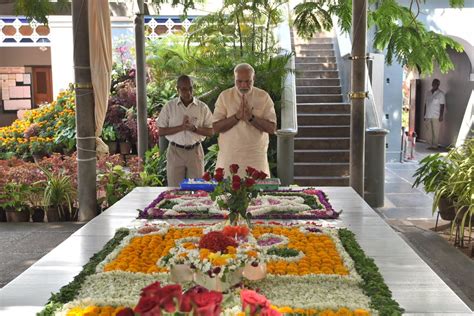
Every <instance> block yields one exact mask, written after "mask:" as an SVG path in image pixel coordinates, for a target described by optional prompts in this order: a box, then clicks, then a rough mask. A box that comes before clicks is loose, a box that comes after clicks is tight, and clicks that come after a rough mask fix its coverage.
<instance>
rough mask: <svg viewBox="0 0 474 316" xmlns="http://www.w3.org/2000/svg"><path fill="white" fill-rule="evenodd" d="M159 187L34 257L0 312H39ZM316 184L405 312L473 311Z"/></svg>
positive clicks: (139, 192)
mask: <svg viewBox="0 0 474 316" xmlns="http://www.w3.org/2000/svg"><path fill="white" fill-rule="evenodd" d="M164 189H166V188H136V189H135V190H133V192H131V193H130V194H128V195H127V196H126V197H125V198H123V199H122V200H120V201H119V202H117V203H116V204H115V205H113V206H112V207H111V208H109V209H108V210H107V211H105V212H104V213H102V214H101V215H99V216H98V217H96V218H94V219H93V220H91V221H90V222H89V223H87V224H86V225H84V226H83V227H82V228H81V229H79V230H78V231H76V232H75V233H74V234H73V235H72V236H71V237H70V238H68V239H66V240H65V241H64V242H63V243H61V244H60V245H59V246H58V247H56V248H55V249H53V250H52V251H51V252H50V253H48V254H47V255H46V256H44V257H43V258H41V259H40V260H38V262H36V263H35V264H34V265H32V266H31V267H30V268H29V269H28V270H26V271H25V272H24V273H22V274H21V275H20V276H18V277H17V278H16V279H15V280H13V281H12V282H10V283H9V284H7V285H6V286H5V287H4V288H3V289H1V290H0V315H2V316H3V315H34V314H35V312H37V311H40V310H41V309H42V307H43V305H44V304H45V303H46V301H47V300H48V298H49V297H50V295H51V293H52V292H57V291H58V290H59V289H60V288H61V287H62V286H63V285H66V284H67V283H69V282H70V281H71V280H72V279H73V277H74V276H75V275H77V274H78V273H79V272H80V271H81V267H82V265H84V264H85V263H86V262H87V261H88V260H89V258H90V257H91V256H92V255H93V254H94V253H96V252H97V251H99V250H100V249H102V247H103V245H104V244H105V243H106V242H107V241H108V240H109V239H110V238H112V237H113V235H114V233H115V230H116V229H117V228H119V227H123V226H127V225H130V224H131V223H132V222H133V221H134V219H135V217H136V215H137V212H136V209H137V208H139V209H143V208H144V207H145V206H147V205H148V204H149V203H150V202H151V201H152V200H153V199H154V198H156V197H157V195H158V194H159V193H160V192H161V191H163V190H164ZM320 189H322V190H324V191H325V192H326V193H327V194H328V197H329V199H330V202H331V203H332V205H333V207H334V209H336V210H341V209H342V210H343V213H342V215H341V220H340V221H337V222H338V223H339V224H340V225H342V226H346V227H348V228H349V229H351V230H352V231H353V232H354V233H355V234H356V238H357V240H358V242H359V244H360V245H361V247H362V248H363V249H364V251H365V252H366V253H367V254H368V255H369V256H370V257H372V258H374V260H375V263H376V264H377V265H378V267H379V268H380V271H381V273H382V275H383V276H384V278H385V281H386V283H387V285H388V286H389V288H390V289H391V291H392V292H393V297H394V298H395V300H397V301H398V302H399V303H400V304H401V306H402V307H403V308H404V309H405V310H406V314H407V315H430V316H435V315H473V314H474V313H472V312H471V310H470V309H469V308H468V307H467V306H466V305H465V304H464V302H462V300H461V299H460V298H459V297H458V296H457V295H456V294H455V293H454V292H453V291H452V290H451V289H450V288H449V287H448V286H447V285H446V284H445V283H444V282H443V281H442V280H441V279H440V278H439V277H438V276H437V275H436V274H435V273H434V272H433V271H432V270H431V268H430V267H429V266H428V265H427V264H426V263H425V262H424V261H423V260H422V259H421V258H420V257H419V256H418V255H417V254H416V253H415V251H414V250H413V249H411V248H410V246H409V245H408V244H407V243H406V242H405V241H404V240H403V239H402V238H401V237H400V236H399V235H398V234H397V233H396V232H395V231H393V230H392V229H391V227H390V226H389V225H388V224H387V223H385V222H384V221H383V219H382V218H381V217H380V216H379V215H378V214H377V213H375V212H374V211H373V210H372V209H371V208H370V206H369V205H367V203H365V202H364V200H363V199H361V198H360V197H359V196H358V195H357V194H356V193H355V191H354V190H353V189H352V188H349V187H322V188H320ZM172 222H178V221H176V220H173V221H172Z"/></svg>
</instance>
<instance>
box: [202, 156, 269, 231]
mask: <svg viewBox="0 0 474 316" xmlns="http://www.w3.org/2000/svg"><path fill="white" fill-rule="evenodd" d="M239 168H240V167H239V165H237V164H232V165H230V166H229V171H230V175H229V176H228V177H227V179H225V178H224V169H223V168H217V169H216V172H215V174H214V175H212V174H210V173H209V172H206V173H205V174H204V175H203V177H202V178H203V179H204V180H207V181H210V180H211V179H212V178H214V179H215V180H216V181H217V186H216V187H215V189H214V191H213V192H211V194H210V196H211V199H212V201H216V202H217V205H218V206H219V208H220V209H221V210H227V211H228V212H229V214H228V216H229V221H230V224H231V225H236V224H237V223H238V222H239V220H245V221H247V224H248V225H250V224H251V223H250V218H251V217H252V213H251V212H249V211H248V207H249V204H250V201H251V200H252V199H254V198H256V197H257V196H258V193H259V191H257V190H255V189H254V185H255V181H256V180H263V179H265V178H266V177H267V174H266V173H265V172H263V171H258V170H256V169H255V168H252V167H250V166H249V167H247V169H245V173H246V175H245V177H240V176H239V175H238V174H237V172H238V171H239Z"/></svg>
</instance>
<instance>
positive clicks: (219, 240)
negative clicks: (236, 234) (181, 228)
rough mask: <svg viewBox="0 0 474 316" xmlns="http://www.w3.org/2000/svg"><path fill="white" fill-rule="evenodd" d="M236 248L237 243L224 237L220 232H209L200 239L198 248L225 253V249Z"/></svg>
mask: <svg viewBox="0 0 474 316" xmlns="http://www.w3.org/2000/svg"><path fill="white" fill-rule="evenodd" d="M228 246H232V247H237V242H236V241H235V240H234V239H233V238H231V237H229V236H226V235H224V234H223V233H222V232H217V231H215V232H210V233H207V234H205V235H203V236H202V237H201V240H199V248H200V249H202V248H206V249H209V250H210V251H212V252H219V251H220V252H221V253H227V247H228Z"/></svg>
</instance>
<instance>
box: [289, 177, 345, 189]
mask: <svg viewBox="0 0 474 316" xmlns="http://www.w3.org/2000/svg"><path fill="white" fill-rule="evenodd" d="M293 181H294V182H295V184H297V185H300V186H305V187H314V186H316V187H318V186H324V187H327V186H331V187H347V186H349V177H294V178H293Z"/></svg>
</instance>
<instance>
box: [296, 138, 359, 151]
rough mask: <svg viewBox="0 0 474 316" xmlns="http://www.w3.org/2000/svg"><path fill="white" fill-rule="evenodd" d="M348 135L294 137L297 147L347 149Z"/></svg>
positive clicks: (348, 143) (348, 144)
mask: <svg viewBox="0 0 474 316" xmlns="http://www.w3.org/2000/svg"><path fill="white" fill-rule="evenodd" d="M349 146H350V138H349V137H295V150H298V149H345V150H349Z"/></svg>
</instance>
